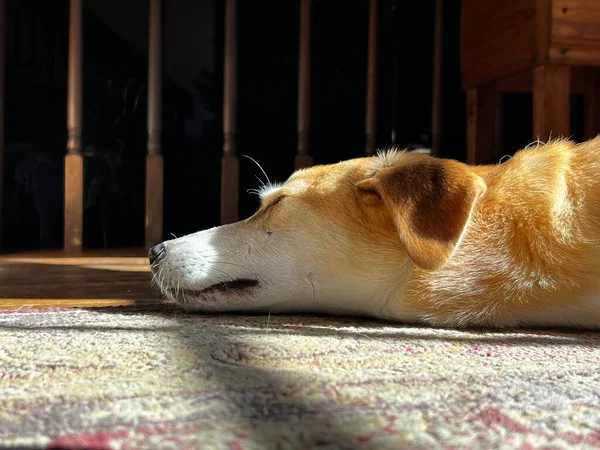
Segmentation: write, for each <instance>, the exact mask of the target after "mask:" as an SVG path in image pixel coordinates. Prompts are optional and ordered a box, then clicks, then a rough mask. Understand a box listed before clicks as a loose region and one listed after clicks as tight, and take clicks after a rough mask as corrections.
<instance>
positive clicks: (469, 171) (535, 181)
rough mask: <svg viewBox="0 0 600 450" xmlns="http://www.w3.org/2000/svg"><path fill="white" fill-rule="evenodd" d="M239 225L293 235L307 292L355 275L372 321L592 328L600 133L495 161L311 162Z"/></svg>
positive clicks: (401, 155) (599, 270) (404, 155)
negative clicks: (490, 163)
mask: <svg viewBox="0 0 600 450" xmlns="http://www.w3.org/2000/svg"><path fill="white" fill-rule="evenodd" d="M235 227H239V228H234V229H235V230H237V231H235V232H238V231H240V230H244V232H247V231H248V230H250V231H251V230H271V231H275V232H277V233H278V236H279V238H280V239H282V242H289V243H290V245H291V243H297V242H300V243H302V244H303V245H301V246H299V247H294V249H296V250H293V252H295V253H294V254H293V255H292V256H291V257H294V258H297V260H298V261H299V264H300V263H302V264H304V265H305V266H307V267H308V269H306V271H305V272H306V277H307V278H308V279H309V280H311V282H312V283H313V289H314V286H315V284H316V285H317V288H318V289H319V288H320V286H325V287H328V286H329V285H331V286H334V287H335V286H344V283H345V281H344V280H347V282H348V283H351V282H353V280H356V279H359V278H360V283H359V284H357V286H359V287H360V286H364V285H366V286H367V287H368V288H370V289H371V290H372V292H373V295H372V296H365V297H364V304H362V306H361V305H359V306H358V307H355V308H354V309H355V310H356V309H358V310H359V312H360V311H363V312H364V313H365V314H369V315H372V316H377V317H383V318H387V319H393V320H400V321H409V322H414V321H421V322H426V323H429V324H432V325H444V326H456V327H460V326H471V325H484V326H514V325H538V324H539V325H558V326H560V325H564V326H570V325H573V326H594V327H595V326H600V138H597V139H594V140H591V141H588V142H584V143H581V144H577V145H576V144H574V143H572V142H570V141H566V140H557V141H553V142H550V143H548V144H540V145H535V146H532V147H530V148H527V149H524V150H521V151H520V152H517V154H516V155H515V156H514V157H513V158H512V159H510V160H509V161H507V162H505V163H503V164H501V165H494V166H477V167H472V166H467V165H465V164H462V163H459V162H457V161H452V160H444V159H437V158H432V157H429V156H425V155H420V154H412V153H408V152H401V151H390V152H386V153H384V154H381V155H379V156H377V157H373V158H359V159H354V160H350V161H344V162H341V163H338V164H333V165H328V166H316V167H312V168H309V169H305V170H302V171H299V172H297V173H295V174H294V175H292V177H290V179H289V180H288V181H287V182H286V183H284V184H283V185H282V186H281V187H276V188H273V189H271V190H269V191H268V192H266V193H265V194H264V198H263V201H262V205H261V207H260V209H259V210H258V211H257V213H256V214H255V215H254V216H252V217H251V218H249V219H247V220H245V221H242V222H240V223H239V224H237V225H235ZM271 231H269V232H271ZM232 232H233V231H232ZM286 239H287V240H288V241H286ZM290 248H291V247H290ZM304 248H305V249H304ZM334 280H335V281H334ZM327 283H329V285H328V284H327ZM335 283H337V284H335ZM318 289H317V293H318ZM365 292H370V291H368V290H367V291H365ZM328 295H329V297H332V296H333V297H335V295H333V294H328ZM318 301H319V299H318V296H317V299H316V300H315V302H318ZM332 301H333V302H334V306H333V307H330V309H331V310H333V311H334V312H335V311H337V309H336V308H335V302H337V304H339V306H340V310H343V309H341V307H342V306H343V305H342V303H343V302H344V299H343V298H339V299H338V298H335V299H334V300H332Z"/></svg>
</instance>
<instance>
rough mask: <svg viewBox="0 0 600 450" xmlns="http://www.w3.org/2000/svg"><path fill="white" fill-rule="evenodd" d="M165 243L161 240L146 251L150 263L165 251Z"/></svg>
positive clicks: (160, 256) (158, 258) (159, 257)
mask: <svg viewBox="0 0 600 450" xmlns="http://www.w3.org/2000/svg"><path fill="white" fill-rule="evenodd" d="M166 250H167V249H166V248H165V244H164V243H163V242H161V243H160V244H158V245H155V246H154V247H151V248H150V250H149V251H148V259H149V260H150V264H154V263H155V262H156V261H158V260H160V259H161V258H162V257H163V256H165V253H166Z"/></svg>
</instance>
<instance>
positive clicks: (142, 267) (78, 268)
mask: <svg viewBox="0 0 600 450" xmlns="http://www.w3.org/2000/svg"><path fill="white" fill-rule="evenodd" d="M144 253H145V251H144V250H134V251H120V252H94V253H92V254H91V255H90V254H87V252H83V253H82V254H81V256H71V257H67V256H64V254H61V253H60V252H44V253H28V254H16V255H4V256H1V257H0V309H5V308H20V307H24V306H29V307H49V306H57V307H103V306H127V305H135V304H140V303H150V304H153V303H156V302H157V301H158V300H160V298H161V297H160V295H159V293H158V292H157V291H156V290H155V289H154V288H153V287H152V285H151V279H152V274H151V272H150V268H149V265H148V261H147V259H146V258H145V257H142V256H139V255H142V254H144Z"/></svg>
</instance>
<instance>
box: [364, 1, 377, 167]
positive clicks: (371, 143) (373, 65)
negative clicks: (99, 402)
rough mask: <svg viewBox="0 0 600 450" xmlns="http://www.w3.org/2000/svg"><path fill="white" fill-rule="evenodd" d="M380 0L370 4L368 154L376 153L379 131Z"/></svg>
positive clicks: (367, 114)
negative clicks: (378, 51)
mask: <svg viewBox="0 0 600 450" xmlns="http://www.w3.org/2000/svg"><path fill="white" fill-rule="evenodd" d="M378 3H379V2H378V0H371V4H370V6H369V55H368V61H367V113H366V149H365V153H366V154H367V156H372V155H373V154H374V153H375V139H376V133H377V47H378V42H377V41H378V39H377V37H378V33H379V30H378V22H379V17H378V16H379V5H378Z"/></svg>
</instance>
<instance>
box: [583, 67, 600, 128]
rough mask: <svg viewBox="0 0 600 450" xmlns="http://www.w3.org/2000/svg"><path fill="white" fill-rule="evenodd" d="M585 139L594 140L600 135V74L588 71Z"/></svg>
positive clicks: (592, 70)
mask: <svg viewBox="0 0 600 450" xmlns="http://www.w3.org/2000/svg"><path fill="white" fill-rule="evenodd" d="M583 95H584V109H585V119H584V120H585V123H584V127H585V133H584V134H585V139H586V140H587V139H593V138H595V137H596V136H597V135H598V134H599V133H600V72H599V71H598V70H597V69H588V70H587V73H586V85H585V92H584V94H583Z"/></svg>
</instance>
